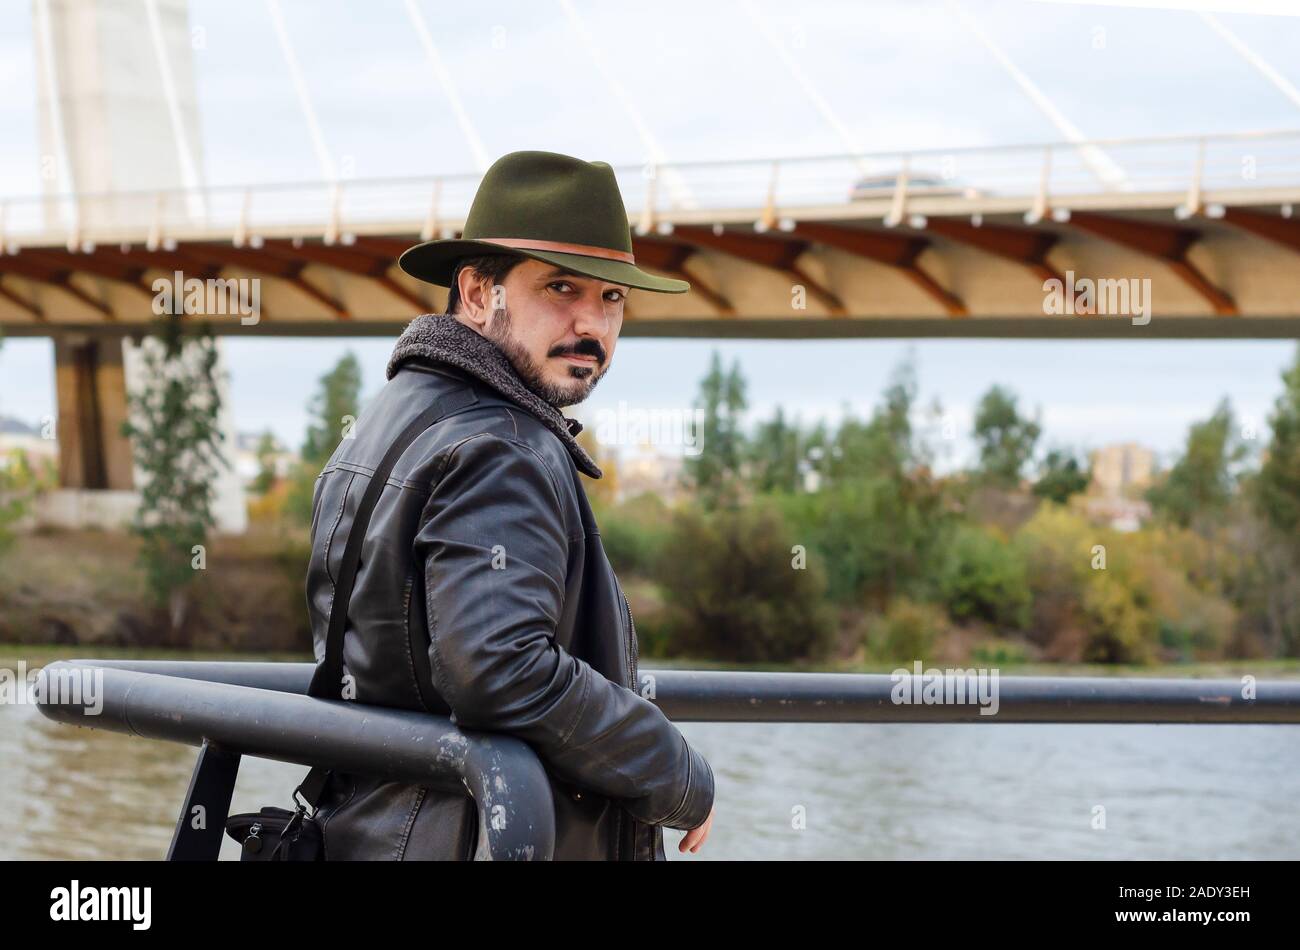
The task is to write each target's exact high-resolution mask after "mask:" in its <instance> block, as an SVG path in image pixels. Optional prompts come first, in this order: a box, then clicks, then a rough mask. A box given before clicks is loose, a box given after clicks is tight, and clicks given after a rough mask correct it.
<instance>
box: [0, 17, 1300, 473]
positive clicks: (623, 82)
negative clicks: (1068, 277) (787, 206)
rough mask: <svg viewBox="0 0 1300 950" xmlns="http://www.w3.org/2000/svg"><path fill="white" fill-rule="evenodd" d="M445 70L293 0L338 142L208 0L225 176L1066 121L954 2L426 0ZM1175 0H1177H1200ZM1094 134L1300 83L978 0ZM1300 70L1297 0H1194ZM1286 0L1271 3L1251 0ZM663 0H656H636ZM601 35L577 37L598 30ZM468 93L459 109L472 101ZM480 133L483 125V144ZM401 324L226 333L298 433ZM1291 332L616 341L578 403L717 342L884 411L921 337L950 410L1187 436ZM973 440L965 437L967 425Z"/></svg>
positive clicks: (780, 148)
mask: <svg viewBox="0 0 1300 950" xmlns="http://www.w3.org/2000/svg"><path fill="white" fill-rule="evenodd" d="M416 2H417V5H418V9H419V10H420V11H421V12H422V14H423V18H424V21H425V22H426V23H427V24H428V25H429V30H430V35H431V37H432V38H433V41H434V43H435V44H436V46H437V49H438V52H439V54H440V57H441V60H442V64H443V66H444V67H445V75H446V77H447V79H448V80H449V82H448V83H443V82H440V81H439V80H438V79H437V78H436V76H435V73H434V70H433V69H432V68H431V66H430V64H429V62H428V60H427V59H426V57H425V54H424V51H423V47H422V45H421V42H420V39H419V37H418V35H417V33H416V31H415V30H414V28H413V26H412V22H411V20H410V18H409V16H408V12H407V7H406V4H405V3H404V2H403V0H367V2H364V3H359V2H343V0H326V2H316V0H312V2H307V0H281V2H280V4H279V8H280V10H281V11H282V17H283V22H284V24H285V28H286V31H287V33H288V35H289V36H290V38H291V42H292V44H293V48H294V52H295V55H296V58H297V59H298V61H299V62H300V64H301V67H302V74H303V79H304V84H305V88H306V90H307V92H308V95H309V96H310V98H311V100H312V102H313V103H314V106H315V109H316V112H317V115H318V119H319V129H320V140H321V145H322V148H323V153H322V152H321V151H319V150H318V149H317V148H315V147H314V146H313V136H312V134H311V131H310V128H309V126H308V123H307V121H306V119H305V118H304V113H303V111H302V110H301V108H300V106H299V104H298V99H297V96H296V94H295V89H294V85H293V82H292V80H291V75H290V71H289V69H288V67H287V66H286V62H285V59H284V56H283V55H282V53H281V50H280V47H279V45H278V42H277V39H276V31H275V28H274V24H273V19H272V15H271V13H270V8H269V6H268V4H267V3H265V2H262V0H220V2H218V0H191V3H190V23H191V32H192V36H193V37H194V43H193V45H194V47H195V50H194V64H195V73H196V85H197V95H198V101H199V109H200V115H201V126H202V143H203V146H202V157H203V163H202V166H203V177H204V180H205V181H206V182H207V183H208V184H212V185H222V184H241V185H242V184H253V183H265V182H286V181H316V180H319V179H321V178H322V176H323V169H324V168H326V167H327V166H328V165H331V164H332V165H333V166H334V167H335V168H337V169H339V171H340V172H341V173H343V174H346V175H351V176H355V177H365V178H370V177H376V178H378V177H389V176H404V175H429V174H435V173H456V172H473V171H475V170H476V168H477V167H478V164H479V160H480V158H481V157H482V156H483V155H486V156H487V159H488V160H489V161H490V160H491V159H494V158H495V157H497V156H498V155H500V154H502V153H504V152H507V151H510V150H513V149H519V148H541V149H548V150H553V151H560V152H566V153H569V154H574V155H579V156H582V157H585V158H599V159H602V160H605V161H609V162H611V163H613V164H635V163H642V162H644V161H646V160H648V159H651V158H661V159H667V160H672V161H690V160H704V159H752V158H768V157H776V156H792V155H818V154H831V153H843V152H845V151H848V150H854V149H856V150H863V151H882V150H888V149H904V148H958V147H965V146H978V145H1005V144H1017V143H1031V142H1049V141H1058V140H1060V139H1061V138H1062V137H1063V136H1062V133H1061V129H1060V128H1059V127H1058V126H1057V125H1054V124H1053V123H1052V122H1051V121H1050V120H1049V119H1048V117H1047V116H1046V115H1045V114H1044V112H1043V111H1042V110H1041V109H1040V108H1039V107H1038V106H1036V105H1035V104H1034V103H1033V102H1032V101H1031V100H1030V99H1029V98H1028V97H1027V96H1026V95H1025V94H1024V93H1023V92H1022V91H1021V89H1020V88H1018V87H1017V85H1016V84H1015V83H1014V82H1013V81H1012V79H1011V78H1010V76H1009V75H1008V73H1007V71H1006V70H1005V69H1004V68H1003V67H1002V66H1001V65H999V63H998V62H997V61H996V60H995V59H994V58H993V57H991V55H990V54H989V52H988V50H987V49H986V48H985V47H984V46H983V45H982V44H981V43H980V42H978V41H977V40H976V39H975V38H974V36H973V34H972V33H971V32H970V29H969V28H968V27H967V26H966V25H965V24H964V23H963V22H962V20H961V18H960V17H958V16H955V15H954V14H953V9H952V7H951V6H950V5H949V4H947V3H945V2H930V0H909V2H901V0H900V2H827V0H820V2H819V0H806V2H801V3H799V4H797V5H791V4H786V3H780V2H773V0H752V2H750V0H716V2H712V3H699V2H681V0H660V2H658V3H656V4H654V5H653V6H647V5H645V4H640V3H635V4H634V3H631V2H600V3H596V2H594V0H531V2H527V3H525V2H501V0H482V2H476V3H475V4H472V5H469V4H453V3H435V2H432V0H416ZM1195 5H1196V4H1183V5H1182V6H1185V7H1186V6H1195ZM961 6H962V9H963V10H965V11H966V13H967V14H968V15H969V17H970V18H972V19H974V20H975V21H976V22H978V23H979V25H980V26H981V27H982V29H983V30H984V31H985V32H986V33H987V34H988V35H989V36H991V37H992V38H994V39H995V41H996V42H997V44H998V45H999V46H1001V48H1002V49H1003V50H1004V52H1005V53H1006V55H1007V56H1008V57H1009V58H1010V59H1011V60H1012V61H1014V62H1015V64H1016V66H1018V67H1019V69H1020V70H1022V71H1023V73H1024V74H1025V75H1027V76H1028V77H1030V78H1031V79H1032V81H1033V82H1034V83H1035V84H1036V85H1037V86H1038V87H1039V88H1040V89H1041V91H1042V93H1043V94H1044V95H1045V96H1046V97H1047V98H1048V99H1049V100H1050V101H1051V102H1052V104H1053V106H1054V107H1055V109H1056V110H1057V111H1058V113H1059V114H1060V115H1061V116H1063V117H1065V118H1066V119H1067V120H1068V121H1069V122H1070V123H1071V124H1072V125H1073V126H1074V127H1076V128H1078V129H1079V130H1080V132H1081V133H1082V134H1084V135H1085V136H1087V137H1089V138H1114V137H1126V136H1157V135H1176V134H1201V133H1217V132H1234V131H1248V130H1263V129H1273V130H1277V129H1297V128H1300V95H1297V96H1295V97H1288V95H1287V94H1285V92H1284V91H1281V90H1279V89H1278V88H1276V87H1275V86H1274V85H1272V84H1270V83H1269V82H1268V81H1267V80H1265V79H1264V78H1263V77H1262V76H1261V75H1260V73H1259V72H1258V71H1257V70H1256V69H1255V68H1254V67H1252V66H1251V65H1250V64H1249V63H1248V62H1247V61H1246V60H1244V59H1243V58H1242V57H1241V56H1240V55H1238V54H1237V53H1236V52H1234V51H1233V50H1232V48H1231V47H1229V46H1228V45H1227V43H1226V42H1225V41H1224V39H1223V38H1222V37H1221V36H1220V35H1218V34H1217V33H1216V32H1215V31H1214V30H1213V29H1212V28H1211V26H1210V25H1209V24H1208V23H1207V22H1206V21H1205V20H1204V19H1202V18H1201V17H1200V16H1199V15H1198V14H1197V13H1196V12H1194V11H1192V10H1188V9H1158V8H1156V7H1161V6H1169V4H1159V3H1152V4H1150V5H1148V6H1147V7H1146V8H1133V7H1132V5H1119V6H1116V5H1111V4H1097V3H1055V2H1023V0H1006V2H991V0H990V2H984V0H965V2H964V3H962V4H961ZM1200 6H1203V7H1205V8H1206V9H1212V10H1219V11H1221V12H1219V13H1217V14H1216V16H1217V17H1218V20H1219V21H1220V22H1221V23H1222V24H1223V25H1224V26H1226V27H1227V28H1229V29H1230V30H1232V31H1233V32H1234V33H1236V34H1237V35H1238V36H1239V37H1240V38H1241V40H1242V41H1243V42H1245V43H1246V44H1247V45H1248V46H1249V47H1250V48H1251V49H1252V50H1253V51H1254V53H1255V54H1256V55H1258V56H1259V57H1262V59H1263V60H1264V61H1266V62H1267V63H1268V64H1269V65H1270V66H1271V67H1272V68H1273V69H1275V70H1276V71H1277V73H1278V74H1279V75H1280V76H1281V78H1282V80H1283V81H1284V82H1288V83H1290V84H1291V86H1292V87H1300V57H1297V56H1296V55H1295V51H1296V50H1297V49H1300V3H1285V4H1284V3H1267V2H1265V0H1258V2H1250V0H1241V2H1233V3H1227V2H1223V3H1213V2H1207V3H1204V4H1200ZM1252 9H1254V10H1262V9H1272V10H1275V11H1281V12H1278V13H1274V14H1267V15H1266V14H1260V13H1255V14H1247V13H1241V12H1232V11H1243V10H1252ZM647 11H648V12H647ZM32 35H33V32H32V24H31V20H30V7H29V4H27V3H21V2H13V3H6V4H5V5H4V7H3V10H2V12H0V198H4V197H15V196H25V195H32V194H37V193H39V190H40V185H41V179H40V159H39V151H40V150H39V147H38V144H37V130H36V103H35V78H34V69H35V63H34V58H33V55H32ZM584 37H585V38H586V39H585V40H584ZM457 105H459V112H460V114H461V115H462V116H463V117H464V118H463V119H460V118H458V108H457ZM475 142H478V143H481V147H476V145H475V144H474V143H475ZM391 346H392V341H391V340H382V339H356V340H349V339H330V340H323V339H315V340H307V339H303V340H278V339H271V340H266V339H260V340H235V339H232V340H230V341H229V342H228V343H227V345H226V357H227V360H228V365H229V366H230V368H231V371H232V387H233V388H232V401H233V405H234V410H235V416H236V423H237V425H238V427H239V428H240V429H241V430H243V431H257V430H261V429H263V428H266V427H270V428H271V429H272V430H273V431H274V432H276V433H277V434H278V435H279V436H280V437H281V438H282V440H284V441H286V442H287V443H289V444H291V445H297V444H298V443H299V442H300V441H301V436H302V431H303V428H304V426H305V423H306V404H307V401H308V399H309V398H310V395H311V392H312V390H313V389H314V388H315V386H316V382H317V380H318V378H319V377H320V376H321V375H322V374H323V373H325V372H326V371H327V370H328V369H329V367H330V366H331V365H333V363H334V362H335V361H336V360H337V359H338V358H339V356H341V355H342V354H343V353H344V352H345V351H346V350H348V349H349V348H350V349H352V350H353V351H354V352H356V353H357V355H358V357H359V358H360V359H361V362H362V366H363V372H364V380H365V391H366V392H367V393H372V392H374V391H375V390H376V389H377V388H378V387H379V386H380V385H382V382H383V368H384V365H385V363H386V361H387V357H388V353H389V351H390V350H391ZM1294 347H1295V344H1294V342H1293V341H1280V340H1279V341H1206V342H1202V341H1197V342H1185V341H1161V342H1157V341H1137V340H1134V341H1118V340H1115V341H1097V342H1086V343H1085V342H1079V341H1051V342H1048V341H997V340H917V341H906V340H860V341H836V342H820V341H805V342H797V341H717V342H713V341H677V340H637V339H628V340H625V341H623V342H622V343H621V344H620V346H619V349H618V354H617V357H616V360H615V367H614V368H613V369H612V370H611V372H610V374H609V376H608V377H607V378H606V379H605V380H604V381H603V382H602V383H601V384H600V386H599V387H597V390H596V392H595V394H594V395H593V396H592V398H591V399H590V400H589V402H588V403H587V404H586V405H585V406H584V407H581V408H580V409H579V410H578V411H576V412H575V414H577V415H579V416H582V415H583V414H584V413H587V414H590V413H594V412H596V411H598V410H599V409H602V408H605V409H610V408H613V407H616V406H617V404H618V402H619V400H627V401H629V402H636V403H638V404H640V405H651V406H662V407H665V408H667V407H674V406H677V407H684V406H686V405H687V404H688V403H689V401H690V399H691V397H692V396H693V395H694V392H695V389H696V386H697V383H698V380H699V378H700V377H701V376H702V375H703V373H704V371H705V369H706V368H707V363H708V360H709V357H710V354H711V352H712V351H713V350H714V349H715V348H716V349H718V350H719V351H720V352H721V353H722V354H723V355H724V357H725V358H726V359H727V360H728V361H730V360H731V359H733V358H734V359H738V360H739V361H740V364H741V367H742V370H743V372H744V373H745V375H746V377H747V378H748V380H749V392H750V402H751V406H752V407H753V414H754V415H755V416H756V417H759V416H765V415H767V414H768V413H770V411H771V409H772V407H774V406H775V405H777V404H781V405H783V406H785V407H786V409H787V411H790V412H795V413H798V414H799V415H800V416H801V417H802V418H804V419H805V420H809V421H811V420H812V419H814V418H817V417H823V418H830V419H833V418H835V417H836V416H838V414H839V413H840V412H841V411H843V407H844V405H845V404H846V403H847V404H848V405H849V406H850V407H852V408H853V409H854V410H855V411H857V412H858V413H859V414H862V413H865V412H867V411H869V409H870V407H871V406H872V405H873V404H874V403H875V401H876V400H877V398H878V396H879V392H880V390H881V388H882V387H883V385H884V384H885V381H886V380H887V378H888V375H889V372H890V370H891V369H892V368H893V367H894V366H895V365H896V364H897V363H898V361H899V360H900V359H902V358H903V357H904V356H905V355H906V354H907V353H908V352H909V350H910V352H912V353H913V355H914V358H915V361H916V364H917V369H918V375H919V380H920V388H921V396H922V400H923V401H925V402H927V403H928V402H930V401H931V400H935V399H937V400H938V401H939V402H940V403H941V404H942V405H943V406H944V408H945V409H946V410H947V411H948V412H950V413H951V414H952V417H953V419H954V420H955V422H956V423H957V427H958V429H959V430H963V431H964V430H965V429H968V427H969V426H968V423H969V418H970V415H971V412H972V409H973V406H974V404H975V401H976V400H977V399H978V397H979V395H980V394H981V393H982V392H984V391H985V390H986V389H987V388H988V387H989V386H990V385H992V384H993V383H1002V384H1004V385H1008V386H1009V387H1011V388H1012V389H1013V390H1014V391H1016V392H1017V393H1018V394H1019V395H1020V397H1021V400H1022V403H1023V404H1024V405H1025V406H1026V407H1027V408H1033V407H1040V408H1041V410H1042V413H1043V419H1044V423H1045V428H1046V432H1047V436H1046V441H1048V442H1049V443H1062V444H1072V445H1076V446H1080V447H1084V446H1095V445H1100V444H1104V443H1107V442H1118V441H1130V440H1132V441H1139V442H1143V443H1145V444H1148V445H1151V446H1152V447H1154V448H1157V449H1159V450H1161V451H1162V452H1171V451H1173V450H1175V449H1176V448H1177V446H1178V445H1179V444H1180V443H1181V442H1182V440H1183V438H1184V436H1185V430H1186V426H1187V424H1188V423H1189V422H1191V421H1194V420H1195V419H1198V418H1204V417H1205V416H1207V415H1208V414H1209V413H1210V412H1211V411H1213V408H1214V406H1215V404H1216V403H1217V401H1218V400H1219V399H1220V398H1222V397H1224V396H1226V397H1228V398H1230V399H1231V400H1232V402H1233V404H1234V406H1235V407H1236V408H1237V409H1238V411H1239V413H1240V414H1242V415H1243V416H1245V417H1246V418H1253V419H1255V420H1258V421H1260V422H1262V421H1263V420H1264V419H1265V418H1266V416H1267V413H1268V410H1269V407H1270V405H1271V403H1272V400H1273V399H1274V398H1275V397H1276V395H1277V394H1278V392H1279V391H1280V385H1281V384H1280V379H1279V375H1280V372H1281V370H1282V368H1283V366H1284V365H1285V364H1286V363H1287V362H1288V361H1289V360H1290V359H1291V357H1292V354H1293V352H1294ZM52 411H53V356H52V349H51V346H50V344H49V342H48V341H46V340H27V339H9V340H6V341H5V343H4V345H3V348H2V349H0V414H3V415H11V416H16V417H18V418H20V419H23V420H24V421H28V422H35V421H37V420H39V419H40V418H41V417H42V416H44V415H48V414H49V413H51V412H52ZM952 449H953V451H954V452H955V453H956V454H957V455H959V456H960V455H962V454H963V453H966V452H968V451H969V445H968V444H966V443H964V442H963V441H962V440H961V439H959V440H958V444H956V445H954V446H953V447H952Z"/></svg>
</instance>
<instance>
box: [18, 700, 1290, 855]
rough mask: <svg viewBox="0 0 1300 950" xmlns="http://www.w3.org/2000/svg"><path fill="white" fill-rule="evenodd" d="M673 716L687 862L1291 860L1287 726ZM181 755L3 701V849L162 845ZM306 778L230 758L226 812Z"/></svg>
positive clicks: (179, 785)
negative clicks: (692, 751) (686, 752)
mask: <svg viewBox="0 0 1300 950" xmlns="http://www.w3.org/2000/svg"><path fill="white" fill-rule="evenodd" d="M681 728H682V731H683V732H684V733H685V734H686V736H687V738H688V739H689V740H690V741H691V742H692V744H695V745H697V746H698V748H699V749H700V750H701V751H702V752H703V753H704V755H705V756H706V757H707V758H708V759H709V761H710V763H711V764H712V766H713V769H714V773H715V776H716V779H717V785H718V791H717V817H716V818H715V821H714V827H713V834H712V837H711V838H710V840H709V842H708V844H707V845H706V846H705V848H704V849H703V850H702V851H701V853H700V854H699V855H698V856H691V857H690V858H682V856H679V855H678V853H677V851H676V849H675V842H676V841H677V840H678V839H679V838H680V832H676V831H666V832H665V844H666V846H667V848H668V851H669V857H670V859H683V860H698V859H701V858H703V859H708V858H715V859H720V858H732V859H757V858H780V859H800V860H802V859H837V858H840V859H855V858H887V859H912V858H995V859H999V858H1050V859H1057V858H1061V859H1064V858H1121V859H1129V858H1138V859H1176V858H1191V859H1210V858H1231V859H1244V858H1248V859H1260V858H1287V859H1292V860H1294V859H1296V858H1300V818H1297V815H1296V802H1297V801H1300V727H1297V726H1268V725H1261V726H1254V725H1250V726H1218V725H1215V726H1204V725H1201V726H1181V725H1129V726H1125V725H1119V726H1114V725H1106V726H1100V725H1038V724H990V725H984V724H970V725H965V724H963V725H949V724H934V725H930V724H925V725H913V724H892V723H891V724H856V725H803V724H777V725H768V724H730V723H729V724H716V723H686V724H683V725H682V727H681ZM195 754H196V750H195V749H192V748H190V747H186V746H179V745H174V744H170V743H162V742H155V741H151V740H145V739H138V738H134V737H131V736H124V735H118V734H116V733H109V732H103V731H100V730H93V729H83V728H76V727H72V726H65V725H59V724H56V723H53V722H51V721H49V720H47V719H45V718H44V717H43V716H41V715H40V714H39V712H37V711H36V709H35V708H34V707H32V706H30V705H24V704H17V705H0V858H87V859H96V858H130V859H157V858H161V857H163V856H164V854H165V853H166V850H167V845H168V842H169V841H170V838H171V831H172V825H173V823H174V821H175V819H176V816H177V813H178V811H179V808H180V804H181V800H182V798H183V796H184V794H185V790H186V787H187V784H188V781H189V776H190V770H191V768H192V766H193V763H194V758H195ZM304 772H305V770H304V769H302V768H300V767H295V766H288V765H284V764H281V763H276V762H269V761H266V760H261V759H249V758H245V759H244V760H243V765H242V767H241V770H240V778H239V783H238V786H237V788H236V791H235V800H234V803H233V806H232V810H233V811H256V810H257V808H259V807H260V806H262V805H269V804H278V805H287V804H288V802H289V794H290V792H291V791H292V789H293V787H294V786H295V785H296V784H297V781H298V780H299V778H300V777H301V776H302V774H303V773H304ZM1103 810H1104V811H1103ZM1103 814H1104V824H1105V827H1104V828H1101V827H1094V825H1097V824H1099V821H1098V817H1099V816H1102V815H1103ZM222 856H223V858H230V859H235V858H237V857H238V851H237V848H236V846H235V845H234V842H232V841H229V840H227V841H226V844H225V847H224V850H223V855H222Z"/></svg>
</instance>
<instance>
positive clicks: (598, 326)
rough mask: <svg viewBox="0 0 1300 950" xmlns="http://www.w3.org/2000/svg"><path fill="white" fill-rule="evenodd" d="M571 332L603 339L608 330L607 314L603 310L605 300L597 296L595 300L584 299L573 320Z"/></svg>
mask: <svg viewBox="0 0 1300 950" xmlns="http://www.w3.org/2000/svg"><path fill="white" fill-rule="evenodd" d="M573 332H574V333H576V334H577V335H578V336H589V337H595V338H596V339H597V340H603V339H604V338H605V334H607V333H608V332H609V314H607V313H606V312H605V301H604V299H603V298H601V297H597V298H596V299H595V301H590V300H588V301H584V302H583V303H582V305H581V306H580V307H579V308H578V312H577V314H576V315H575V316H574V320H573Z"/></svg>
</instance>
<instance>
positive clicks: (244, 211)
mask: <svg viewBox="0 0 1300 950" xmlns="http://www.w3.org/2000/svg"><path fill="white" fill-rule="evenodd" d="M252 204H253V189H251V188H245V189H244V197H243V200H242V201H240V203H239V220H238V221H237V222H235V233H234V235H233V236H232V237H231V239H230V243H231V244H233V245H235V247H243V246H244V242H246V241H247V240H248V215H249V211H250V209H251V207H252Z"/></svg>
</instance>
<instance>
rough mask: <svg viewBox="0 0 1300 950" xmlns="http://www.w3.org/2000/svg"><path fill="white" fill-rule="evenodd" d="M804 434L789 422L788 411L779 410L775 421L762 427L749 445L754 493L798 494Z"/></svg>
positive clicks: (773, 419) (759, 427)
mask: <svg viewBox="0 0 1300 950" xmlns="http://www.w3.org/2000/svg"><path fill="white" fill-rule="evenodd" d="M801 441H802V439H801V433H800V431H799V427H798V426H797V425H793V424H791V423H788V422H786V419H785V410H784V409H782V408H781V407H780V406H777V407H776V413H775V415H773V417H772V418H771V419H770V420H768V421H766V422H762V423H760V424H759V426H758V428H757V430H756V431H755V433H754V437H753V439H752V440H751V442H750V445H749V461H750V472H749V482H750V484H751V485H752V486H753V487H754V489H755V491H759V492H772V491H788V492H797V491H798V490H799V462H800V458H801V457H800V449H801Z"/></svg>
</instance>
